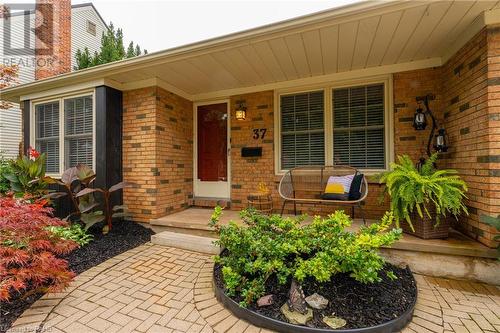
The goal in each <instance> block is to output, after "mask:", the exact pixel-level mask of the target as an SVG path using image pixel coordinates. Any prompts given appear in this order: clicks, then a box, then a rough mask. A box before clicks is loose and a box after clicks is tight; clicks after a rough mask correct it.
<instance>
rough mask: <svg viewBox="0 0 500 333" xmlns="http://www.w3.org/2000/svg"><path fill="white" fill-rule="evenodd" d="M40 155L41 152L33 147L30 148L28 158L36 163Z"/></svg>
mask: <svg viewBox="0 0 500 333" xmlns="http://www.w3.org/2000/svg"><path fill="white" fill-rule="evenodd" d="M40 155H41V154H40V152H39V151H37V150H36V149H35V148H33V147H31V146H30V147H29V148H28V156H29V157H30V160H32V161H35V160H36V159H37V158H39V157H40Z"/></svg>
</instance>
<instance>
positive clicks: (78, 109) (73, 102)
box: [32, 94, 94, 175]
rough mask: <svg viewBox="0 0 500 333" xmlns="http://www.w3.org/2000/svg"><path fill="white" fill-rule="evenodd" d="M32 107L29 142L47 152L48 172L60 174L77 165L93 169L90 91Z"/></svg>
mask: <svg viewBox="0 0 500 333" xmlns="http://www.w3.org/2000/svg"><path fill="white" fill-rule="evenodd" d="M61 106H62V107H61ZM33 110H34V117H33V118H32V119H33V120H34V129H35V131H34V139H33V141H34V142H32V144H33V143H34V146H35V148H36V149H37V150H38V151H39V152H41V153H45V154H46V173H47V174H51V175H60V174H62V172H63V171H64V170H65V169H68V168H70V167H73V166H76V165H78V164H86V165H88V166H90V167H91V168H94V111H93V95H92V94H87V95H83V96H75V97H67V98H66V97H65V98H60V99H57V100H53V101H50V102H44V103H35V104H34V108H33Z"/></svg>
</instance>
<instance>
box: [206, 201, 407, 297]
mask: <svg viewBox="0 0 500 333" xmlns="http://www.w3.org/2000/svg"><path fill="white" fill-rule="evenodd" d="M221 213H222V209H221V208H220V207H217V208H216V210H215V212H214V214H213V216H212V221H211V225H212V226H215V228H216V230H217V232H218V234H219V236H220V239H219V240H218V241H216V242H217V243H218V244H219V245H220V246H221V247H223V248H226V249H227V250H228V254H227V255H225V256H217V257H216V258H215V259H216V262H218V263H220V264H221V265H222V273H223V279H224V284H225V287H226V290H227V293H228V294H229V295H235V294H239V295H241V296H242V297H243V298H244V301H243V302H242V303H241V305H242V306H246V305H248V304H250V303H252V302H254V301H255V300H256V299H257V298H258V297H260V296H262V295H263V294H264V292H265V290H264V288H265V287H264V286H265V283H266V281H267V280H268V279H269V278H270V277H271V276H272V275H275V276H276V277H277V280H278V282H279V283H280V284H285V283H287V282H289V281H290V279H291V278H295V279H296V280H297V281H299V282H301V281H303V280H304V279H305V278H307V277H311V278H314V279H316V280H317V281H318V282H326V281H329V280H330V278H331V277H332V276H333V275H335V274H337V273H349V274H350V276H351V277H353V278H354V279H356V280H357V281H360V282H363V283H373V282H377V281H380V277H379V275H378V272H379V271H380V269H382V267H383V265H384V259H383V258H382V257H381V256H380V255H379V254H378V251H377V250H378V249H379V248H380V247H381V246H387V245H390V244H392V243H394V242H395V241H396V240H398V239H399V237H400V235H401V230H400V229H392V230H389V227H390V225H391V223H392V221H393V217H392V214H390V213H389V214H386V215H385V216H384V217H383V218H382V220H381V222H380V223H377V224H372V225H370V226H363V227H361V229H360V230H359V231H357V232H351V231H347V230H345V228H347V227H349V226H350V225H351V223H352V221H351V219H350V218H349V217H348V216H347V215H346V214H345V213H344V212H343V211H337V212H335V213H334V214H331V215H330V216H328V217H327V218H326V219H322V218H320V217H315V218H314V220H313V222H312V223H311V224H309V225H301V221H302V220H301V219H300V218H299V219H295V218H282V217H280V216H278V215H273V216H264V215H259V214H256V213H254V212H251V211H242V212H241V218H242V220H243V223H244V225H238V224H236V223H235V222H230V223H229V224H228V225H223V226H221V225H219V224H218V220H219V217H220V215H221Z"/></svg>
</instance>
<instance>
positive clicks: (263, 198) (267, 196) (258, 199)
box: [247, 192, 273, 215]
mask: <svg viewBox="0 0 500 333" xmlns="http://www.w3.org/2000/svg"><path fill="white" fill-rule="evenodd" d="M247 207H248V208H253V209H255V210H256V211H258V212H261V213H263V214H267V215H269V214H271V213H272V212H273V198H272V197H271V193H270V192H266V193H260V192H259V193H251V194H250V195H248V205H247Z"/></svg>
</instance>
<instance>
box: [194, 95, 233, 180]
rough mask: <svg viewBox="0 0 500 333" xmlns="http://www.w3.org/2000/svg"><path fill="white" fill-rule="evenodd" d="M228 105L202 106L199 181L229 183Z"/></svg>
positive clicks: (199, 128) (199, 137)
mask: <svg viewBox="0 0 500 333" xmlns="http://www.w3.org/2000/svg"><path fill="white" fill-rule="evenodd" d="M227 117H228V114H227V104H226V103H219V104H210V105H201V106H198V108H197V118H198V138H197V139H198V140H197V141H198V179H199V180H200V181H202V182H221V181H223V182H226V181H227Z"/></svg>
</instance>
